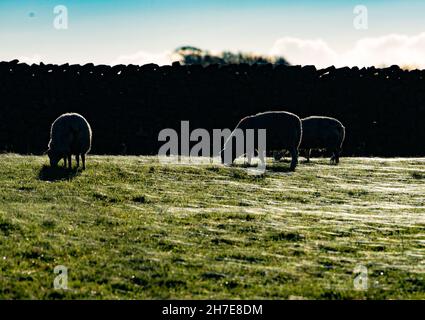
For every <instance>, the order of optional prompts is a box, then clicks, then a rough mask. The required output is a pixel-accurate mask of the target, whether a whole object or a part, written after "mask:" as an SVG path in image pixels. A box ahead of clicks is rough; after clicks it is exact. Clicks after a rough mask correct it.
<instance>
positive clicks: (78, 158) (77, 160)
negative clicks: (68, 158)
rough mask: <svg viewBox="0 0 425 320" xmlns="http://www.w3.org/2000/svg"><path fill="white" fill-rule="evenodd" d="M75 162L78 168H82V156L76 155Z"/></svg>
mask: <svg viewBox="0 0 425 320" xmlns="http://www.w3.org/2000/svg"><path fill="white" fill-rule="evenodd" d="M75 161H76V162H77V168H78V167H79V166H80V155H79V154H78V153H77V154H76V155H75Z"/></svg>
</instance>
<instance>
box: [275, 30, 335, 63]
mask: <svg viewBox="0 0 425 320" xmlns="http://www.w3.org/2000/svg"><path fill="white" fill-rule="evenodd" d="M270 55H272V56H283V57H284V58H285V59H286V60H288V61H289V63H291V64H301V65H311V64H314V65H317V66H328V65H332V64H334V61H335V60H336V59H337V57H338V55H337V53H336V52H334V51H333V50H332V49H331V48H330V47H329V46H328V44H327V43H326V42H325V41H323V40H321V39H317V40H304V39H297V38H291V37H285V38H282V39H279V40H277V41H276V42H275V43H274V45H273V47H272V49H271V50H270Z"/></svg>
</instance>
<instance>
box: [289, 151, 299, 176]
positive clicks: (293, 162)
mask: <svg viewBox="0 0 425 320" xmlns="http://www.w3.org/2000/svg"><path fill="white" fill-rule="evenodd" d="M290 152H291V157H292V160H291V167H290V169H291V171H295V167H296V166H297V164H298V149H297V148H295V147H294V148H292V149H291V150H290Z"/></svg>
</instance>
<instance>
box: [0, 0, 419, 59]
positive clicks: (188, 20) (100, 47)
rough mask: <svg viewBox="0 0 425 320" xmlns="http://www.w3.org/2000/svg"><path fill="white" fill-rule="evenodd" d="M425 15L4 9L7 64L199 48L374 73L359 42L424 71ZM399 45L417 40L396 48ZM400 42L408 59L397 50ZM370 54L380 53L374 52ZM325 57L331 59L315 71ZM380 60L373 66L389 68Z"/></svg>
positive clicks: (346, 9)
mask: <svg viewBox="0 0 425 320" xmlns="http://www.w3.org/2000/svg"><path fill="white" fill-rule="evenodd" d="M358 4H363V5H366V7H367V9H368V23H369V27H368V29H367V30H356V29H355V28H354V27H353V18H354V16H355V15H354V14H353V8H354V7H355V6H356V5H358ZM57 5H65V6H66V7H67V8H68V19H69V24H68V29H67V30H56V29H55V28H53V19H54V17H55V16H54V14H53V8H54V7H55V6H57ZM424 14H425V1H416V0H412V1H403V0H385V1H384V0H375V1H372V0H369V1H351V0H348V1H335V0H321V1H317V0H316V1H313V0H304V1H303V0H297V1H295V0H288V1H284V0H281V1H277V0H262V1H257V0H244V1H242V0H233V1H232V0H227V1H225V0H216V1H209V0H202V1H200V0H199V1H194V0H161V1H159V0H138V1H136V0H121V1H118V0H115V1H112V0H102V1H100V0H73V1H72V0H39V1H30V0H1V1H0V43H1V47H0V48H1V49H0V60H10V59H14V58H21V59H23V60H25V59H26V60H28V61H33V60H34V61H36V60H44V61H46V62H53V63H64V62H72V63H84V62H89V61H90V62H94V63H109V64H110V63H121V62H123V63H131V62H135V63H137V62H145V60H146V59H148V60H149V59H151V60H158V59H159V61H160V62H161V61H166V60H167V57H168V56H169V54H170V52H171V51H172V50H173V49H175V48H176V47H178V46H180V45H193V46H197V47H200V48H204V49H209V50H213V51H220V50H232V51H238V50H242V51H249V52H255V53H262V54H269V53H270V52H274V53H279V54H282V55H283V56H288V55H289V56H290V58H291V59H290V60H292V61H291V62H294V63H300V64H310V63H309V61H311V64H320V63H322V64H323V63H328V61H329V63H333V62H335V61H339V62H340V63H342V64H344V63H347V64H350V63H354V64H355V63H366V64H367V63H368V61H366V62H363V60H364V59H366V58H364V57H363V60H358V61H357V60H356V59H354V58H353V56H354V55H358V54H359V52H363V51H364V47H363V46H362V47H361V48H359V41H360V45H364V44H362V40H364V39H367V38H372V39H376V42H379V41H384V42H385V43H384V44H383V48H384V49H385V50H387V49H388V48H389V47H388V46H389V45H390V48H389V49H388V50H390V51H391V50H392V51H391V52H390V51H389V52H388V57H387V59H389V60H392V59H395V58H396V60H397V59H399V60H400V59H401V60H400V61H401V62H400V63H404V61H406V63H411V64H418V65H421V63H422V61H421V60H420V58H419V56H420V54H421V50H425V46H423V45H422V36H421V33H423V32H425V22H424V19H423V17H424ZM391 35H398V36H400V37H407V38H396V39H395V40H394V39H393V38H391V37H390V36H391ZM412 37H413V38H412ZM416 37H418V38H416ZM424 38H425V35H424ZM282 39H283V40H282ZM285 39H286V40H285ZM288 39H289V40H288ZM291 39H292V40H291ZM382 39H383V40H382ZM279 40H280V41H279ZM319 40H320V41H319ZM394 41H395V42H397V43H398V44H397V46H399V47H400V48H401V46H403V48H402V49H403V50H401V49H400V50H399V47H397V48H394V46H392V47H391V44H392V43H393V42H394ZM418 43H419V44H418ZM294 46H295V48H294ZM366 46H368V47H367V48H366V49H367V50H375V49H373V48H372V49H371V45H370V43H369V44H367V43H366ZM411 46H413V50H416V51H418V52H416V53H415V55H413V56H412V57H408V56H406V54H405V53H404V52H407V51H409V50H410V51H411V49H409V48H411ZM300 48H301V49H300ZM408 49H409V50H408ZM282 50H285V51H286V52H282ZM300 50H304V51H305V52H307V51H309V52H310V53H311V54H310V55H306V56H305V55H304V54H303V52H301V53H300ZM315 50H318V53H317V55H318V56H320V57H321V56H322V55H324V56H326V57H324V58H323V59H322V60H320V61H319V60H317V61H315V56H316V54H313V53H315V52H316V51H315ZM395 51H397V52H395ZM367 52H369V51H367ZM307 53H308V52H307ZM375 54H376V53H375ZM424 54H425V52H424ZM372 55H373V53H372ZM377 59H379V57H374V58H373V59H372V58H371V61H370V63H371V64H377V63H379V61H378V60H377ZM409 59H410V60H409ZM133 60H134V61H133ZM366 60H367V59H366ZM375 60H376V61H378V62H376V61H375ZM323 61H325V62H323ZM356 61H357V62H356ZM397 61H398V60H397ZM410 61H411V62H410ZM154 62H155V61H154ZM164 63H165V62H164ZM335 63H337V62H335ZM382 63H388V62H387V61H383V62H382Z"/></svg>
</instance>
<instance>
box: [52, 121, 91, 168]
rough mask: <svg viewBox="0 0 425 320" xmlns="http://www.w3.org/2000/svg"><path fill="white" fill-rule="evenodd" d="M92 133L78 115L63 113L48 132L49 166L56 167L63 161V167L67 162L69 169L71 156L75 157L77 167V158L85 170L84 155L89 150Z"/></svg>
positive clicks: (87, 124) (78, 163) (86, 123)
mask: <svg viewBox="0 0 425 320" xmlns="http://www.w3.org/2000/svg"><path fill="white" fill-rule="evenodd" d="M91 140H92V131H91V128H90V125H89V123H88V122H87V120H86V119H85V118H84V117H83V116H82V115H80V114H78V113H65V114H63V115H61V116H60V117H59V118H57V119H56V120H55V121H54V122H53V124H52V127H51V130H50V141H49V149H48V151H47V155H48V156H49V159H50V165H51V166H56V165H57V164H58V162H59V161H60V160H61V159H63V161H64V166H65V167H66V163H67V160H68V167H69V168H71V156H72V155H75V159H76V161H77V167H78V166H79V165H80V159H79V156H81V160H82V162H83V169H85V168H86V154H87V153H88V152H89V151H90V149H91Z"/></svg>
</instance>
